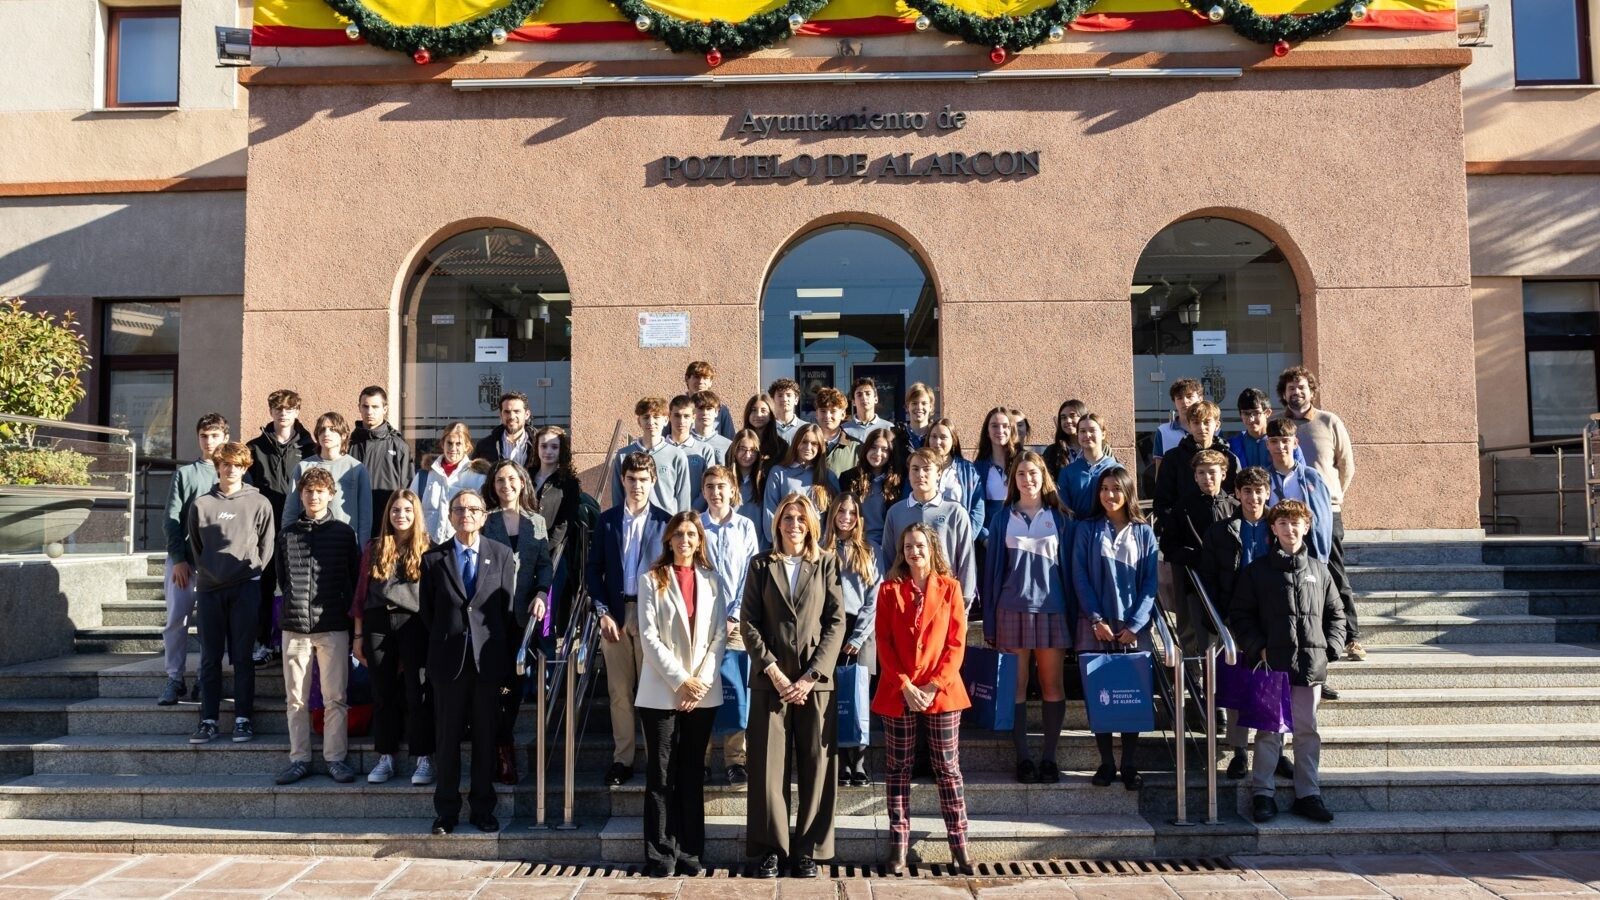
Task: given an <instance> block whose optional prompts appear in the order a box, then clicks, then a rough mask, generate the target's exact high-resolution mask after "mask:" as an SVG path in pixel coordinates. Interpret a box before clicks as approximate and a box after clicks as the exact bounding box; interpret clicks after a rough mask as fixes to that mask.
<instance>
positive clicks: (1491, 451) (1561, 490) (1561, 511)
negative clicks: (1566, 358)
mask: <svg viewBox="0 0 1600 900" xmlns="http://www.w3.org/2000/svg"><path fill="white" fill-rule="evenodd" d="M1597 418H1600V413H1595V414H1593V415H1591V416H1590V417H1589V424H1588V425H1585V426H1584V429H1583V434H1581V435H1579V436H1578V437H1570V438H1558V439H1556V440H1549V441H1528V442H1526V443H1522V444H1505V445H1503V446H1499V447H1480V448H1479V449H1478V456H1479V457H1480V458H1481V457H1484V456H1487V457H1489V518H1490V519H1491V521H1494V522H1498V521H1499V520H1500V498H1501V497H1544V496H1548V495H1551V494H1554V495H1555V498H1556V533H1557V534H1563V535H1564V534H1566V533H1567V495H1569V494H1579V493H1581V494H1584V495H1585V500H1586V501H1587V502H1586V504H1585V507H1586V510H1587V517H1588V519H1589V539H1590V540H1595V539H1596V537H1595V535H1596V531H1595V517H1596V511H1595V499H1594V497H1593V496H1592V493H1591V492H1592V489H1593V487H1592V481H1593V478H1594V472H1593V470H1592V469H1590V468H1589V459H1590V456H1591V450H1590V442H1589V434H1590V431H1591V429H1593V428H1594V427H1595V421H1596V419H1597ZM1574 444H1578V445H1579V446H1581V448H1582V449H1583V455H1584V472H1585V476H1584V481H1585V484H1584V486H1583V487H1582V488H1581V489H1579V488H1568V487H1567V472H1566V469H1567V448H1568V447H1571V446H1572V445H1574ZM1546 449H1554V450H1555V451H1556V486H1555V487H1554V488H1552V489H1548V490H1545V489H1538V488H1535V489H1531V490H1516V491H1502V490H1500V454H1502V453H1508V452H1511V451H1514V450H1546Z"/></svg>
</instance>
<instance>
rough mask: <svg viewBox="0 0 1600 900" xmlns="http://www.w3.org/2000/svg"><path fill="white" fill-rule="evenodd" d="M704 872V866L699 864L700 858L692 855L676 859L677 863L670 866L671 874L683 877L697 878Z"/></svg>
mask: <svg viewBox="0 0 1600 900" xmlns="http://www.w3.org/2000/svg"><path fill="white" fill-rule="evenodd" d="M705 872H706V867H705V866H703V865H701V864H700V860H698V859H695V858H694V857H692V856H686V857H684V858H683V859H680V860H678V864H677V865H675V866H673V867H672V874H674V875H678V876H681V877H684V878H699V877H700V876H701V875H704V874H705Z"/></svg>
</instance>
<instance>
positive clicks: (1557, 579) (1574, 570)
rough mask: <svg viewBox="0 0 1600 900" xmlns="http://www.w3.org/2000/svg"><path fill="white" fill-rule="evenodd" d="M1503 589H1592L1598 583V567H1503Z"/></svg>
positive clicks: (1546, 565) (1578, 565)
mask: <svg viewBox="0 0 1600 900" xmlns="http://www.w3.org/2000/svg"><path fill="white" fill-rule="evenodd" d="M1502 569H1503V571H1504V573H1505V575H1504V578H1505V585H1504V586H1505V587H1506V588H1507V589H1509V590H1514V591H1542V590H1563V589H1566V590H1581V589H1583V588H1589V589H1591V590H1592V589H1593V588H1594V586H1595V584H1596V583H1597V582H1600V566H1594V565H1587V564H1583V563H1547V564H1532V565H1522V564H1514V565H1505V566H1503V567H1502Z"/></svg>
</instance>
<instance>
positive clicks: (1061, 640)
mask: <svg viewBox="0 0 1600 900" xmlns="http://www.w3.org/2000/svg"><path fill="white" fill-rule="evenodd" d="M1068 625H1069V623H1068V621H1067V614H1066V613H1028V612H1012V611H1011V610H1007V609H1002V610H997V611H996V612H995V623H994V636H995V646H996V647H999V648H1000V649H1001V650H1005V651H1008V652H1009V651H1013V650H1051V649H1055V650H1067V649H1071V647H1072V633H1071V629H1070V628H1068Z"/></svg>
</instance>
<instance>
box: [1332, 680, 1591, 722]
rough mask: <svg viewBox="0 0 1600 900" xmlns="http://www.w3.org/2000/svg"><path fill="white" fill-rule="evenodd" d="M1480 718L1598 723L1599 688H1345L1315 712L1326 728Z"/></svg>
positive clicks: (1485, 719) (1500, 720)
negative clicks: (1335, 698) (1336, 697)
mask: <svg viewBox="0 0 1600 900" xmlns="http://www.w3.org/2000/svg"><path fill="white" fill-rule="evenodd" d="M1479 722H1481V723H1484V724H1496V725H1528V726H1533V725H1541V724H1548V723H1559V722H1596V723H1600V687H1587V688H1555V687H1520V688H1457V689H1448V690H1440V689H1437V688H1401V689H1389V690H1372V689H1360V688H1341V689H1340V695H1339V699H1338V700H1337V701H1330V702H1327V703H1324V704H1322V707H1321V708H1320V709H1319V710H1318V711H1317V723H1318V725H1319V726H1323V727H1332V726H1347V725H1349V726H1353V725H1387V724H1390V723H1407V724H1413V725H1448V724H1466V723H1479Z"/></svg>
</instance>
